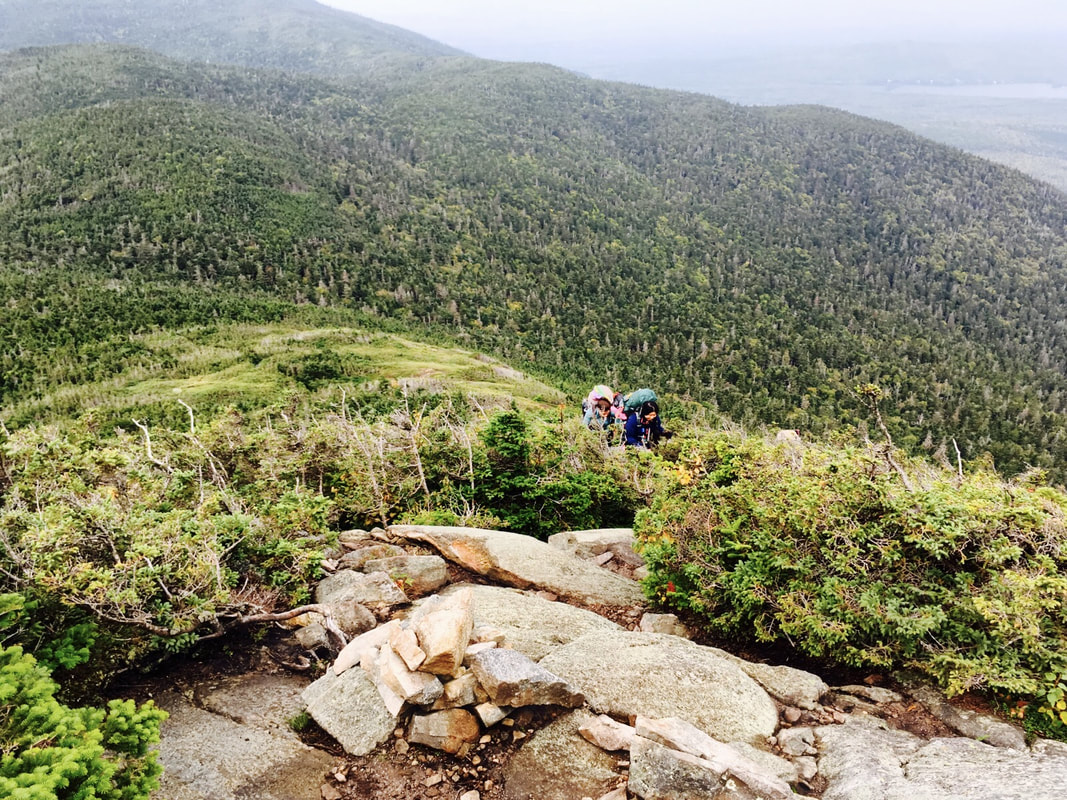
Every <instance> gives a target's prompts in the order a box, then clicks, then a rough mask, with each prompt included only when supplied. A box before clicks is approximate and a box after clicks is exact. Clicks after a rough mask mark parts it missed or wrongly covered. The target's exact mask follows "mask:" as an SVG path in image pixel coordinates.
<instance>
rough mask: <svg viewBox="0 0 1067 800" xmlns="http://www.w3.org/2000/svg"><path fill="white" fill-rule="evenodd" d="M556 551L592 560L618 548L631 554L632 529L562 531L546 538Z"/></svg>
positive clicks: (632, 542)
mask: <svg viewBox="0 0 1067 800" xmlns="http://www.w3.org/2000/svg"><path fill="white" fill-rule="evenodd" d="M548 543H549V544H550V545H551V546H552V547H555V548H556V549H557V550H566V551H567V552H569V553H574V554H575V555H576V556H578V557H579V558H593V557H594V556H599V555H602V554H603V553H607V552H614V551H615V550H617V549H619V548H626V549H629V550H630V552H631V553H632V552H633V544H634V529H633V528H596V529H594V530H589V531H564V532H563V533H554V534H552V535H551V536H549V537H548Z"/></svg>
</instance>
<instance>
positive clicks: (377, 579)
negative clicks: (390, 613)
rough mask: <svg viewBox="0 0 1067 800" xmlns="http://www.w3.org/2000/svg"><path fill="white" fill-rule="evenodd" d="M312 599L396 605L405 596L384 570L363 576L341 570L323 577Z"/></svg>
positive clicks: (337, 604) (337, 603) (333, 604)
mask: <svg viewBox="0 0 1067 800" xmlns="http://www.w3.org/2000/svg"><path fill="white" fill-rule="evenodd" d="M315 602H317V603H322V604H323V605H328V606H339V605H342V604H344V603H359V604H360V605H363V606H372V607H374V606H396V605H401V604H403V603H407V602H408V597H407V595H405V594H404V593H403V592H402V591H400V588H399V587H398V586H397V585H396V584H395V583H394V582H393V580H392V578H390V577H389V576H388V575H387V574H385V573H384V572H373V573H371V574H370V575H364V574H363V573H362V572H356V571H354V570H350V569H344V570H341V571H340V572H335V573H334V574H333V575H328V576H326V577H325V578H323V579H322V580H321V581H320V582H319V585H318V586H316V587H315Z"/></svg>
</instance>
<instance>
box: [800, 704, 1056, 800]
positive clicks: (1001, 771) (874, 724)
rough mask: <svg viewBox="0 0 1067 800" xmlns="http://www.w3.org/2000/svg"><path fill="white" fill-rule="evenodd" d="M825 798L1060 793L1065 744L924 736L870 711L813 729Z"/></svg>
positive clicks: (955, 798)
mask: <svg viewBox="0 0 1067 800" xmlns="http://www.w3.org/2000/svg"><path fill="white" fill-rule="evenodd" d="M815 737H816V743H817V745H818V748H819V761H818V766H819V775H820V776H821V777H822V778H823V779H824V780H825V781H826V790H825V792H824V793H823V800H919V798H921V800H989V799H990V798H996V800H1060V798H1062V797H1063V787H1064V786H1067V749H1058V748H1035V749H1034V750H1033V751H1022V752H1020V751H1018V750H1014V749H1011V748H1001V747H992V746H990V745H987V744H983V743H981V742H977V741H974V740H973V739H967V738H939V739H931V740H929V741H925V740H923V739H920V738H918V737H917V736H914V735H912V734H910V733H906V732H904V731H894V730H887V729H885V727H884V724H883V723H879V722H878V721H877V720H873V719H871V718H869V717H853V718H850V719H849V721H848V722H847V723H846V724H844V725H829V726H824V727H820V728H817V729H816V730H815Z"/></svg>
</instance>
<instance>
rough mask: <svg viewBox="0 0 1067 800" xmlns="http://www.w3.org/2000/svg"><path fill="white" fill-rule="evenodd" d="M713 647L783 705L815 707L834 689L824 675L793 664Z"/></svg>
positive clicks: (808, 708)
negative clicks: (773, 662)
mask: <svg viewBox="0 0 1067 800" xmlns="http://www.w3.org/2000/svg"><path fill="white" fill-rule="evenodd" d="M710 649H713V650H714V651H715V652H716V653H717V654H719V655H721V656H722V657H723V658H725V659H727V660H729V661H733V662H734V663H735V664H737V666H739V667H740V668H741V669H742V671H743V672H744V673H745V674H746V675H748V677H750V678H752V680H754V681H755V682H756V683H758V684H759V685H760V686H762V687H763V688H764V689H766V690H767V693H768V694H769V695H770V696H771V697H773V698H774V699H775V700H778V701H779V702H780V703H782V704H783V705H787V706H796V707H797V708H804V709H807V710H809V711H810V710H812V709H815V708H818V707H819V699H820V698H821V697H822V696H823V695H825V694H826V693H827V692H828V691H830V687H829V686H827V685H826V683H825V682H824V681H823V679H822V678H820V677H819V676H818V675H813V674H812V673H810V672H805V671H804V670H800V669H795V668H793V667H785V666H775V665H771V664H760V663H758V662H754V661H745V660H744V659H743V658H738V657H737V656H735V655H733V654H732V653H727V652H726V651H725V650H719V649H718V648H710Z"/></svg>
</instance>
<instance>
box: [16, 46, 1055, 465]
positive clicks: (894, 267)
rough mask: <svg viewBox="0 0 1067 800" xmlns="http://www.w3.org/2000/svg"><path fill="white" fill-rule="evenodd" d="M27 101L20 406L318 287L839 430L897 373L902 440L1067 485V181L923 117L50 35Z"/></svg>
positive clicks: (573, 372)
mask: <svg viewBox="0 0 1067 800" xmlns="http://www.w3.org/2000/svg"><path fill="white" fill-rule="evenodd" d="M0 96H2V97H3V98H4V100H3V103H2V104H0V264H2V267H0V282H2V292H3V298H4V302H5V304H6V313H5V314H4V316H3V318H2V320H0V325H2V326H3V334H2V335H3V337H4V340H5V343H6V345H5V347H4V348H3V351H2V353H0V392H2V398H3V403H4V405H5V406H7V407H8V408H9V409H10V408H11V407H12V404H13V403H15V402H16V401H18V400H25V399H26V398H30V397H34V396H38V395H41V394H44V393H47V392H49V391H51V390H53V389H54V388H55V387H57V386H60V385H64V384H69V383H71V382H80V381H86V380H100V379H102V378H105V377H107V375H109V374H111V373H114V372H118V371H121V370H123V369H126V368H127V367H128V366H129V365H131V364H134V365H141V366H145V367H150V366H151V359H152V358H154V357H155V356H153V355H152V354H150V353H147V352H144V351H143V350H139V349H138V346H137V344H136V340H132V339H130V337H129V335H128V334H129V333H138V332H143V331H146V330H149V329H151V328H153V327H154V326H168V327H173V326H190V325H200V324H204V323H209V322H211V321H212V320H214V319H217V318H225V319H236V320H245V321H257V320H272V319H278V318H280V317H281V316H283V315H285V314H286V313H288V310H290V309H292V307H293V305H294V304H309V303H312V304H320V305H333V306H337V307H338V308H341V309H346V310H348V312H350V313H352V314H355V315H360V316H361V317H362V318H363V319H364V320H366V319H374V318H378V319H390V320H394V321H398V322H400V323H402V324H404V325H406V326H408V327H410V328H412V329H419V330H431V331H435V332H437V333H438V334H444V335H447V336H450V337H453V338H457V339H460V340H462V341H467V342H469V343H470V344H471V345H472V346H475V347H478V348H482V349H487V350H491V351H493V352H496V353H498V354H499V355H501V356H503V357H505V358H507V359H509V360H511V361H512V362H516V363H520V364H522V363H526V364H533V365H536V368H537V369H538V370H540V371H541V372H542V374H545V375H549V376H555V377H556V378H557V379H559V380H560V381H563V382H567V381H569V382H570V383H569V385H570V386H572V387H574V388H577V387H578V385H579V384H580V383H584V382H585V381H589V380H594V379H595V380H604V379H607V380H608V381H609V382H612V383H615V384H618V385H621V386H634V385H637V384H645V383H647V384H653V385H655V386H657V387H658V388H660V389H662V390H666V391H668V392H673V393H675V394H678V395H688V396H690V397H692V398H693V399H696V400H700V401H703V402H706V403H709V404H714V405H717V406H718V407H719V408H720V409H721V410H723V411H724V412H726V413H727V414H728V415H730V416H732V417H734V418H735V419H737V420H739V421H742V422H746V423H754V422H766V423H769V424H774V425H785V426H788V427H797V428H802V429H805V430H807V431H811V432H816V433H821V432H825V431H827V430H832V429H837V428H839V427H840V426H841V425H843V424H844V425H847V424H852V423H858V422H861V421H862V420H864V419H865V418H866V412H865V411H864V410H863V408H862V403H861V402H860V401H859V399H858V398H857V397H856V396H855V394H854V392H853V387H854V386H855V385H856V384H858V383H866V382H873V383H877V384H880V385H881V386H883V387H884V388H885V389H886V390H887V392H888V400H887V404H886V408H885V411H886V414H887V416H888V418H889V425H890V428H891V429H892V430H893V432H894V434H895V436H896V437H897V439H898V442H899V443H901V444H904V445H905V446H908V447H911V448H915V449H917V448H920V447H927V448H929V449H930V450H936V449H937V448H938V447H940V446H941V445H946V444H948V443H949V441H950V440H951V439H952V438H955V439H957V440H958V441H959V443H960V446H961V448H962V449H963V451H964V454H965V456H966V457H968V458H971V457H978V456H980V455H981V453H982V452H983V451H986V450H988V451H990V452H991V453H992V454H993V455H994V457H995V459H996V463H997V465H998V466H999V467H1001V468H1002V469H1004V470H1006V471H1014V470H1017V469H1020V468H1022V467H1023V466H1024V465H1026V464H1034V465H1039V466H1044V467H1047V468H1049V469H1051V470H1053V471H1054V474H1055V475H1056V476H1057V477H1058V478H1060V479H1062V477H1063V472H1062V471H1061V470H1060V465H1061V464H1062V463H1063V460H1062V457H1063V455H1064V453H1065V448H1067V444H1065V442H1064V430H1065V424H1067V422H1065V420H1067V417H1065V416H1064V414H1065V413H1067V381H1065V378H1064V374H1063V369H1062V364H1063V363H1064V357H1065V355H1067V339H1065V334H1064V323H1065V313H1064V309H1065V308H1067V303H1065V300H1067V297H1065V293H1067V273H1065V271H1064V267H1063V265H1064V260H1065V255H1067V234H1065V229H1067V202H1065V201H1064V198H1063V196H1062V195H1060V194H1058V193H1056V192H1055V191H1053V190H1051V189H1049V188H1047V187H1045V186H1042V185H1040V184H1036V183H1034V182H1032V181H1030V180H1028V179H1026V178H1024V177H1023V176H1021V175H1019V174H1018V173H1015V172H1012V171H1009V170H1006V169H1003V168H1000V167H997V166H994V165H992V164H989V163H987V162H985V161H981V160H979V159H975V158H971V157H967V156H964V155H963V154H961V153H959V152H957V151H955V150H952V149H949V148H945V147H941V146H938V145H935V144H933V143H931V142H928V141H926V140H923V139H920V138H918V137H915V136H912V135H910V134H908V133H906V132H904V131H903V130H901V129H898V128H894V127H891V126H886V125H882V124H879V123H875V122H872V121H869V120H865V119H862V118H859V117H855V116H851V115H848V114H844V113H839V112H832V111H828V110H825V109H817V108H789V109H779V110H760V109H749V108H742V107H738V106H733V105H730V104H727V103H723V102H718V101H715V100H712V99H709V98H706V97H701V96H697V95H687V94H681V93H673V92H663V91H654V90H648V89H642V88H637V87H632V86H627V85H622V84H608V83H601V82H595V81H590V80H587V79H584V78H582V77H580V76H576V75H573V74H570V73H566V72H564V71H562V70H557V69H553V68H550V67H544V66H531V65H508V64H500V63H495V62H485V61H478V60H475V59H464V58H452V57H450V58H444V59H440V60H427V61H424V62H422V63H421V65H420V67H419V68H418V69H413V68H410V67H409V66H405V64H404V63H403V62H401V61H397V62H394V63H391V64H389V65H386V66H382V68H380V69H375V70H374V71H373V72H371V73H368V74H366V75H364V76H361V77H360V78H359V79H356V80H350V81H346V80H336V81H327V80H325V79H322V78H312V77H308V76H302V75H296V74H293V73H288V74H281V73H265V72H255V71H249V70H247V69H242V68H229V67H219V66H207V65H203V64H189V63H176V62H171V61H167V60H165V59H163V58H161V57H158V56H155V55H151V54H148V53H145V52H143V51H137V50H130V49H122V48H114V47H103V46H96V47H75V48H60V49H45V50H28V51H21V52H17V53H14V54H10V55H7V56H4V57H3V60H2V62H0ZM27 421H28V420H27V419H23V418H19V417H18V416H17V415H16V416H15V417H13V418H10V419H8V420H7V422H8V424H9V425H10V424H21V423H24V422H27ZM949 447H950V449H951V446H950V445H949Z"/></svg>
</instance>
